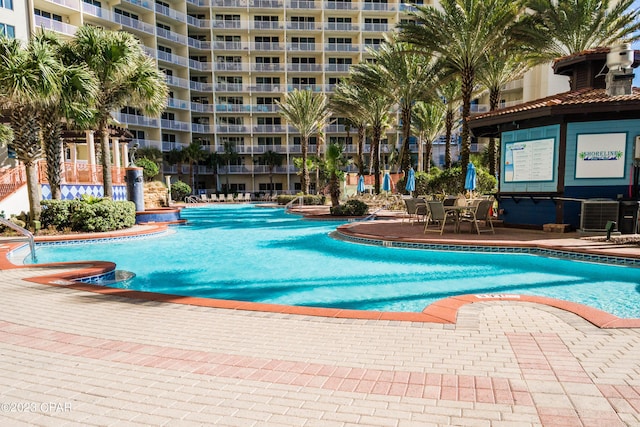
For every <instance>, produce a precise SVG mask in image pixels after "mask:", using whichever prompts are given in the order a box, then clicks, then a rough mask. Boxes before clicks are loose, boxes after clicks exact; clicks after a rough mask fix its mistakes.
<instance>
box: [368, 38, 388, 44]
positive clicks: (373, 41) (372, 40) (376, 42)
mask: <svg viewBox="0 0 640 427" xmlns="http://www.w3.org/2000/svg"><path fill="white" fill-rule="evenodd" d="M383 42H384V40H383V39H364V44H367V45H378V44H382V43H383Z"/></svg>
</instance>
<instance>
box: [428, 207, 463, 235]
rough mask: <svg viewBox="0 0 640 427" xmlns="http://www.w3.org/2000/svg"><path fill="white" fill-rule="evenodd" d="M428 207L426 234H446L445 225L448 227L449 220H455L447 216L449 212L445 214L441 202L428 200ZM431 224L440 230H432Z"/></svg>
mask: <svg viewBox="0 0 640 427" xmlns="http://www.w3.org/2000/svg"><path fill="white" fill-rule="evenodd" d="M426 206H427V207H428V214H427V219H426V220H425V223H424V232H425V233H426V232H428V231H435V232H438V231H439V232H440V234H442V233H443V232H444V227H445V225H447V219H454V218H453V217H452V216H450V215H449V214H447V212H445V210H444V205H443V204H442V202H439V201H437V200H427V203H426ZM454 220H455V219H454ZM430 224H434V225H438V226H439V227H440V228H439V229H430V228H429V225H430Z"/></svg>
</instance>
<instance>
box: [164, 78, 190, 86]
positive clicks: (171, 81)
mask: <svg viewBox="0 0 640 427" xmlns="http://www.w3.org/2000/svg"><path fill="white" fill-rule="evenodd" d="M165 81H166V82H167V84H168V85H170V86H176V87H181V88H183V89H186V88H188V87H189V80H187V79H182V78H180V77H174V76H165Z"/></svg>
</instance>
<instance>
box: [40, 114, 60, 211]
mask: <svg viewBox="0 0 640 427" xmlns="http://www.w3.org/2000/svg"><path fill="white" fill-rule="evenodd" d="M42 133H43V137H44V138H43V139H44V142H45V144H44V146H45V156H46V159H47V181H49V187H50V188H51V198H52V199H54V200H60V199H62V191H61V190H60V183H61V181H62V180H61V177H62V137H61V124H60V122H55V123H49V124H48V125H47V126H45V127H44V129H42Z"/></svg>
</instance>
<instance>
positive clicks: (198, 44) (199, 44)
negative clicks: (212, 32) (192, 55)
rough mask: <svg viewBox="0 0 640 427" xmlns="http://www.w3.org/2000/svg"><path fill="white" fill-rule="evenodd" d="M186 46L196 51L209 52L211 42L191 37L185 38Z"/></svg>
mask: <svg viewBox="0 0 640 427" xmlns="http://www.w3.org/2000/svg"><path fill="white" fill-rule="evenodd" d="M187 44H188V45H189V47H194V48H196V49H202V50H211V42H210V41H209V40H198V39H194V38H193V37H187Z"/></svg>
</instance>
